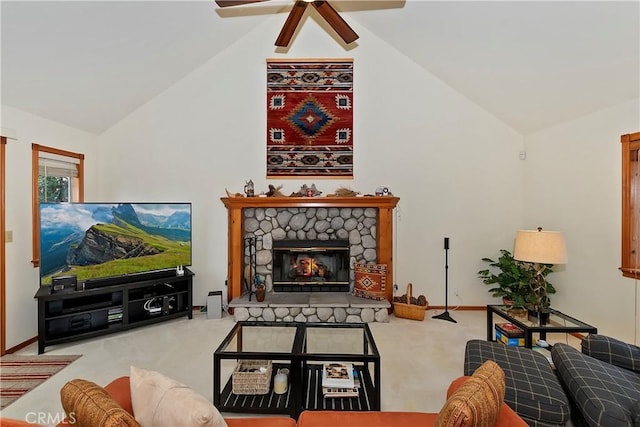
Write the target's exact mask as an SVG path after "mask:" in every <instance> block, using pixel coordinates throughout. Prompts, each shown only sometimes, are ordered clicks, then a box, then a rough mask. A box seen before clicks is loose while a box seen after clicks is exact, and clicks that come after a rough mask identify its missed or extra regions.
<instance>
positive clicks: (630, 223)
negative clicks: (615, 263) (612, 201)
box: [620, 132, 640, 279]
mask: <svg viewBox="0 0 640 427" xmlns="http://www.w3.org/2000/svg"><path fill="white" fill-rule="evenodd" d="M621 142H622V264H621V266H620V270H622V274H623V275H624V276H626V277H632V278H635V279H638V278H640V162H639V161H638V153H639V152H640V132H637V133H632V134H628V135H622V137H621Z"/></svg>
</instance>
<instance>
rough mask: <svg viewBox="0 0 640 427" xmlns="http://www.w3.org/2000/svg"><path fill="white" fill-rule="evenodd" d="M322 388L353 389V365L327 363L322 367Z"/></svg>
mask: <svg viewBox="0 0 640 427" xmlns="http://www.w3.org/2000/svg"><path fill="white" fill-rule="evenodd" d="M322 386H323V387H335V388H354V387H355V383H354V381H353V363H340V362H327V363H324V364H323V366H322Z"/></svg>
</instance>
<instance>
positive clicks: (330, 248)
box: [273, 240, 350, 292]
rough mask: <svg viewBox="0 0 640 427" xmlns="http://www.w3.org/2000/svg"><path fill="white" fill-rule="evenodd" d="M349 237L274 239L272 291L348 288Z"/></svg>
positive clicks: (324, 290)
mask: <svg viewBox="0 0 640 427" xmlns="http://www.w3.org/2000/svg"><path fill="white" fill-rule="evenodd" d="M349 271H350V270H349V241H347V240H277V241H274V242H273V290H274V291H275V292H348V291H349Z"/></svg>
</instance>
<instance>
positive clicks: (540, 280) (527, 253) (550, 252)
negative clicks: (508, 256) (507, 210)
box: [513, 227, 567, 322]
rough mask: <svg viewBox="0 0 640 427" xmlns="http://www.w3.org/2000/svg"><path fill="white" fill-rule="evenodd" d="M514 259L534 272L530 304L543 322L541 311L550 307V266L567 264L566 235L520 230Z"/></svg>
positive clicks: (517, 234)
mask: <svg viewBox="0 0 640 427" xmlns="http://www.w3.org/2000/svg"><path fill="white" fill-rule="evenodd" d="M513 258H514V259H516V260H518V261H523V262H525V263H527V264H528V265H529V267H530V268H531V269H532V270H533V275H532V277H531V282H530V286H531V297H530V300H529V302H530V303H531V304H533V310H534V311H535V312H536V313H537V315H538V320H539V321H540V322H541V313H540V311H541V310H542V309H543V308H546V307H548V305H549V296H548V292H547V286H548V282H547V280H546V278H545V276H546V273H548V270H549V268H550V264H566V263H567V247H566V244H565V240H564V235H563V234H562V233H561V232H559V231H542V227H538V229H537V230H518V231H517V232H516V240H515V247H514V250H513ZM545 270H546V271H545Z"/></svg>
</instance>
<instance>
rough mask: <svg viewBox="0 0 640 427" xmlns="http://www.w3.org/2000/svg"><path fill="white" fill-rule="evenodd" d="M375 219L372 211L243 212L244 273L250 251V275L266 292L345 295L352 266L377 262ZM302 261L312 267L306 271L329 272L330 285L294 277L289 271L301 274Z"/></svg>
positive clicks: (322, 279)
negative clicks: (253, 271)
mask: <svg viewBox="0 0 640 427" xmlns="http://www.w3.org/2000/svg"><path fill="white" fill-rule="evenodd" d="M377 217H378V211H377V209H374V208H323V207H320V208H315V207H310V208H298V207H283V208H247V209H244V211H243V219H244V221H243V242H244V259H243V263H244V266H243V271H248V269H247V267H248V266H250V264H251V263H252V254H253V253H254V251H255V274H257V275H258V276H259V277H260V281H261V282H262V283H265V284H266V286H267V292H271V291H280V292H282V291H286V292H297V291H302V292H313V291H327V292H348V291H349V290H350V289H351V287H352V286H353V279H354V275H353V272H352V269H351V266H352V265H353V264H354V263H356V262H359V263H367V262H377V261H378V250H377V247H378V245H377V238H376V230H377V227H376V225H377ZM247 242H251V245H253V244H254V245H255V249H254V248H251V247H250V244H247ZM254 242H255V243H254ZM315 258H319V259H320V264H321V265H320V266H318V263H317V261H318V260H316V259H315ZM307 262H308V263H315V265H309V268H310V269H316V270H318V273H320V271H324V272H325V273H329V274H331V275H333V276H334V277H333V279H335V280H333V279H332V280H329V277H326V278H325V277H320V275H319V274H313V272H311V271H310V272H309V273H310V274H308V275H306V274H305V273H304V272H301V274H297V275H296V273H295V270H292V269H291V267H293V266H294V264H296V263H297V265H295V267H296V268H297V269H303V265H302V264H304V263H307ZM292 263H294V264H292ZM329 264H331V265H329ZM319 267H321V268H319ZM276 268H278V270H276ZM327 269H330V270H329V271H327ZM276 276H277V279H276ZM290 276H291V277H290ZM337 282H340V283H337ZM329 283H333V285H335V286H329ZM324 285H327V286H324Z"/></svg>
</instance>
